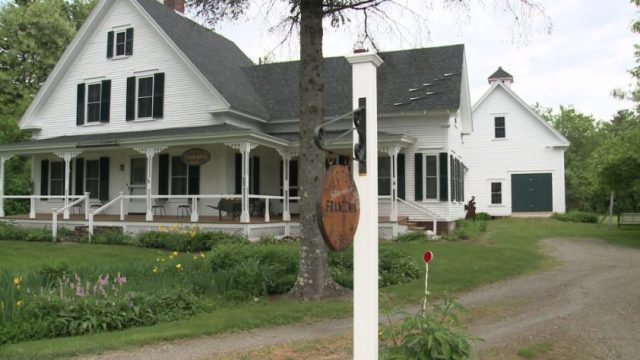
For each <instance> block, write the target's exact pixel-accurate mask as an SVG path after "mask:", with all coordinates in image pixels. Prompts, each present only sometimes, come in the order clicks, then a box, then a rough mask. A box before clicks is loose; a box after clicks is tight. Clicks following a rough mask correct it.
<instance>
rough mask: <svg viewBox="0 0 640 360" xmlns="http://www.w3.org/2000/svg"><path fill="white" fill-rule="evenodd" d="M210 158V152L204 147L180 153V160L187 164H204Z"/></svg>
mask: <svg viewBox="0 0 640 360" xmlns="http://www.w3.org/2000/svg"><path fill="white" fill-rule="evenodd" d="M210 159H211V153H209V152H208V151H207V150H205V149H199V148H194V149H189V150H187V151H185V152H183V153H182V162H183V163H185V164H187V165H189V166H200V165H204V164H206V163H207V162H209V160H210Z"/></svg>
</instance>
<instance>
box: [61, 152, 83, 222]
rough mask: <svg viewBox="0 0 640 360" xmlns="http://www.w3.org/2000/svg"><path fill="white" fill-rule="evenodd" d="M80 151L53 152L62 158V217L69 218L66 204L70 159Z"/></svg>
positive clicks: (67, 202) (67, 200) (67, 199)
mask: <svg viewBox="0 0 640 360" xmlns="http://www.w3.org/2000/svg"><path fill="white" fill-rule="evenodd" d="M80 153H81V151H65V152H59V153H55V155H56V156H57V157H59V158H61V159H62V160H64V206H65V209H64V212H63V213H62V218H63V219H65V220H67V219H69V209H68V208H67V205H69V181H70V177H71V159H73V158H74V157H76V156H78V155H80Z"/></svg>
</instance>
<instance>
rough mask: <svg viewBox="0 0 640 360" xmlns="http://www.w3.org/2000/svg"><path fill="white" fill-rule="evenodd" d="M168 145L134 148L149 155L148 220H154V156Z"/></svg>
mask: <svg viewBox="0 0 640 360" xmlns="http://www.w3.org/2000/svg"><path fill="white" fill-rule="evenodd" d="M166 148H167V147H166V146H153V147H139V148H133V150H135V151H137V152H139V153H140V154H142V155H145V156H146V157H147V181H146V184H147V214H146V216H145V220H146V221H153V212H152V211H151V192H152V189H153V187H152V185H153V184H152V182H151V180H152V179H153V157H154V156H155V155H156V154H158V153H160V152H162V151H163V150H164V149H166Z"/></svg>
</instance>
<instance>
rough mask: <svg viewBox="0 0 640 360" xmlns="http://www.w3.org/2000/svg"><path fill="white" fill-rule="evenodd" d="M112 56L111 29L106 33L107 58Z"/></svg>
mask: <svg viewBox="0 0 640 360" xmlns="http://www.w3.org/2000/svg"><path fill="white" fill-rule="evenodd" d="M112 57H113V31H109V32H108V33H107V58H108V59H111V58H112Z"/></svg>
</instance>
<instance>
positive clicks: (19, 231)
mask: <svg viewBox="0 0 640 360" xmlns="http://www.w3.org/2000/svg"><path fill="white" fill-rule="evenodd" d="M27 232H28V230H27V229H24V228H21V227H19V226H16V225H13V224H9V223H5V222H0V239H2V240H20V241H21V240H25V239H26V237H27Z"/></svg>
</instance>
